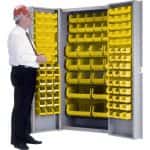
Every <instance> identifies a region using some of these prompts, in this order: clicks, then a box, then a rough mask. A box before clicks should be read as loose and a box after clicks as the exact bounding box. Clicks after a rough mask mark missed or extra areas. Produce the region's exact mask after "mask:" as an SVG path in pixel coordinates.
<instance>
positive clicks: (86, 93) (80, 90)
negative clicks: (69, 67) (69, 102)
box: [66, 86, 91, 99]
mask: <svg viewBox="0 0 150 150" xmlns="http://www.w3.org/2000/svg"><path fill="white" fill-rule="evenodd" d="M66 94H67V97H68V98H78V99H90V98H91V91H90V88H89V87H85V86H83V87H81V86H80V87H78V86H68V87H67V93H66Z"/></svg>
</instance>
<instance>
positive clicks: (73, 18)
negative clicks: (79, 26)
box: [69, 14, 77, 23]
mask: <svg viewBox="0 0 150 150" xmlns="http://www.w3.org/2000/svg"><path fill="white" fill-rule="evenodd" d="M76 21H77V15H76V14H71V15H69V23H76Z"/></svg>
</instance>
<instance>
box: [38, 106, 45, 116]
mask: <svg viewBox="0 0 150 150" xmlns="http://www.w3.org/2000/svg"><path fill="white" fill-rule="evenodd" d="M35 111H36V114H37V115H41V116H45V115H47V110H46V108H45V107H40V108H36V109H35Z"/></svg>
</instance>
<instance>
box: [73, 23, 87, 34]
mask: <svg viewBox="0 0 150 150" xmlns="http://www.w3.org/2000/svg"><path fill="white" fill-rule="evenodd" d="M75 25H76V26H77V28H76V31H77V32H79V33H80V32H81V33H83V32H85V24H84V23H79V24H75Z"/></svg>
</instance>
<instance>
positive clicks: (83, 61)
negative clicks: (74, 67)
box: [78, 58, 91, 71]
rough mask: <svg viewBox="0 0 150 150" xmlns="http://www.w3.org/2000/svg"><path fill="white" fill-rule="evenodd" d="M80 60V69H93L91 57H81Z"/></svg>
mask: <svg viewBox="0 0 150 150" xmlns="http://www.w3.org/2000/svg"><path fill="white" fill-rule="evenodd" d="M78 60H79V63H78V68H79V70H83V71H84V70H85V71H86V70H87V71H90V69H91V63H90V62H91V60H90V59H89V58H80V59H78Z"/></svg>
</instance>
